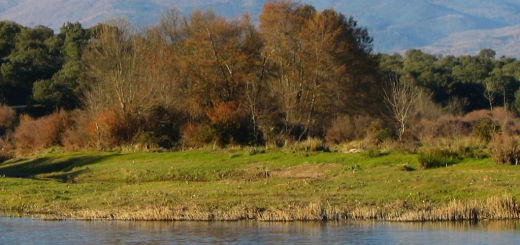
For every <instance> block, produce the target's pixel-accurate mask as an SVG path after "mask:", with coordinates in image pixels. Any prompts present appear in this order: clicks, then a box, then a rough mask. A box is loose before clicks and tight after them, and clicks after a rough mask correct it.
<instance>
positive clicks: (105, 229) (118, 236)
mask: <svg viewBox="0 0 520 245" xmlns="http://www.w3.org/2000/svg"><path fill="white" fill-rule="evenodd" d="M0 244H35V245H40V244H108V245H115V244H424V245H431V244H520V222H513V221H502V222H480V223H477V224H471V223H387V222H329V223H319V222H316V223H312V222H311V223H308V222H307V223H305V222H304V223H262V222H119V221H110V222H109V221H107V222H104V221H103V222H101V221H96V222H87V221H41V220H32V219H20V218H0Z"/></svg>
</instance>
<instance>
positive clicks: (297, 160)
mask: <svg viewBox="0 0 520 245" xmlns="http://www.w3.org/2000/svg"><path fill="white" fill-rule="evenodd" d="M0 175H2V176H5V177H3V178H0V208H1V209H4V210H9V211H21V212H23V213H26V214H36V215H38V216H39V217H42V218H72V219H118V220H242V219H254V220H262V221H264V220H277V221H289V220H325V219H379V220H396V221H421V220H462V219H512V218H519V217H520V215H519V214H520V208H519V207H518V206H517V204H516V203H515V200H514V199H515V197H519V196H520V188H519V187H520V178H519V177H520V168H519V167H515V166H502V165H496V164H494V163H493V162H492V161H491V160H490V159H466V160H463V161H462V162H460V163H458V164H455V165H451V166H449V167H442V168H437V169H429V170H420V169H419V164H418V162H417V155H413V154H400V153H392V154H388V155H383V156H379V157H369V156H367V155H366V154H344V153H293V152H283V151H279V150H271V151H267V152H266V153H262V154H250V153H249V152H248V151H241V150H238V151H233V150H221V151H209V150H198V151H188V152H176V153H128V154H121V153H116V152H75V153H66V152H59V153H46V154H40V155H38V156H36V157H31V158H21V159H14V160H10V161H8V162H5V163H2V164H0Z"/></svg>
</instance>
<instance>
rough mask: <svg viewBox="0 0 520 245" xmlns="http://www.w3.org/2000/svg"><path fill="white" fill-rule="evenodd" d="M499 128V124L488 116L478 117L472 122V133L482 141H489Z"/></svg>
mask: <svg viewBox="0 0 520 245" xmlns="http://www.w3.org/2000/svg"><path fill="white" fill-rule="evenodd" d="M499 130H500V126H499V125H497V123H496V122H495V121H493V119H490V118H481V119H478V120H477V121H475V124H473V134H474V135H475V136H477V137H478V138H479V139H480V140H482V141H484V142H489V141H490V140H491V139H492V138H493V135H494V134H495V133H496V132H498V131H499Z"/></svg>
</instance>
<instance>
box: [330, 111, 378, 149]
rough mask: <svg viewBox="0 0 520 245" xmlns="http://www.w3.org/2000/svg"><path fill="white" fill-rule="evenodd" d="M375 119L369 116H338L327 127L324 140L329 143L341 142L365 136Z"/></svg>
mask: <svg viewBox="0 0 520 245" xmlns="http://www.w3.org/2000/svg"><path fill="white" fill-rule="evenodd" d="M375 121H376V120H374V119H373V118H371V117H369V116H354V117H352V116H342V117H338V118H337V119H336V120H334V122H333V123H332V125H331V126H330V127H329V128H328V129H327V132H326V134H325V140H326V141H327V142H330V143H335V144H339V143H343V142H349V141H353V140H359V139H363V138H365V137H366V136H367V134H368V131H369V130H370V128H369V127H368V126H369V125H371V124H374V123H375Z"/></svg>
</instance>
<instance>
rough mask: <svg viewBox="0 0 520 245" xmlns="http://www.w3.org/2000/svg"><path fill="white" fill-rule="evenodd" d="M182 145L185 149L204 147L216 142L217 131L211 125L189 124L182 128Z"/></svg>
mask: <svg viewBox="0 0 520 245" xmlns="http://www.w3.org/2000/svg"><path fill="white" fill-rule="evenodd" d="M181 131H182V138H181V143H182V145H183V146H184V147H203V146H205V145H207V144H210V143H212V142H215V140H216V138H217V133H216V131H215V130H214V129H213V128H212V127H211V126H209V125H201V124H193V123H188V124H186V125H185V126H184V127H183V128H182V130H181Z"/></svg>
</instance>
